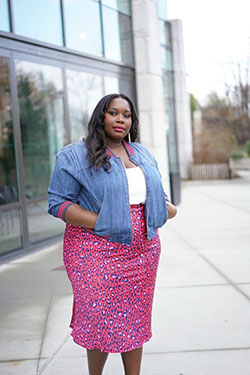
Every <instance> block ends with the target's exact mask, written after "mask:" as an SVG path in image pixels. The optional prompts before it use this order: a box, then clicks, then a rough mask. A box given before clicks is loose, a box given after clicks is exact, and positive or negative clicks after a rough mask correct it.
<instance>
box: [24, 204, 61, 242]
mask: <svg viewBox="0 0 250 375" xmlns="http://www.w3.org/2000/svg"><path fill="white" fill-rule="evenodd" d="M47 210H48V200H47V199H44V200H41V201H40V200H39V201H37V202H33V203H30V204H29V205H28V225H29V235H30V242H31V243H32V244H34V243H37V242H40V241H42V240H45V239H47V238H51V237H55V236H57V235H59V234H61V233H63V231H64V229H65V223H64V222H63V221H62V220H60V219H57V218H55V217H53V216H51V215H49V214H48V213H47Z"/></svg>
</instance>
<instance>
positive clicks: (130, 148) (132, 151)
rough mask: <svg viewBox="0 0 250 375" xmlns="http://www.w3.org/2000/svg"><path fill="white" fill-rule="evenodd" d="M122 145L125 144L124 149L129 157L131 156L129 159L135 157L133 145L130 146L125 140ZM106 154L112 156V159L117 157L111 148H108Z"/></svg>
mask: <svg viewBox="0 0 250 375" xmlns="http://www.w3.org/2000/svg"><path fill="white" fill-rule="evenodd" d="M122 143H123V145H124V147H125V149H126V151H127V153H128V155H129V157H131V156H133V155H134V150H133V149H132V147H131V145H130V144H129V143H128V142H126V141H125V140H123V141H122ZM106 153H107V155H108V156H110V157H114V156H116V155H115V154H114V153H113V151H112V150H111V149H110V148H108V147H107V149H106Z"/></svg>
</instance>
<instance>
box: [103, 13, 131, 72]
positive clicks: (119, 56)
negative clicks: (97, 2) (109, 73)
mask: <svg viewBox="0 0 250 375" xmlns="http://www.w3.org/2000/svg"><path fill="white" fill-rule="evenodd" d="M103 28H104V46H105V48H104V50H105V57H107V58H108V59H111V60H116V61H122V62H124V63H125V64H130V65H133V64H134V56H133V44H132V24H131V18H130V17H129V16H126V15H125V14H122V13H119V12H117V11H116V10H113V9H111V8H108V7H103Z"/></svg>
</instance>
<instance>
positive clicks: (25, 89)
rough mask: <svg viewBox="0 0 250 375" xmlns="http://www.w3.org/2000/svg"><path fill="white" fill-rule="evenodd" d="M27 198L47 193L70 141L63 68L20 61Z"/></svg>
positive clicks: (19, 89)
mask: <svg viewBox="0 0 250 375" xmlns="http://www.w3.org/2000/svg"><path fill="white" fill-rule="evenodd" d="M16 74H17V85H18V99H19V112H20V123H21V136H22V149H23V161H24V183H25V189H26V198H28V199H33V198H38V197H44V196H47V190H48V185H49V181H50V175H51V172H52V170H53V168H54V163H55V156H56V153H57V152H58V151H59V149H61V148H62V147H63V145H64V144H65V143H66V139H65V132H64V113H63V86H62V72H61V69H60V68H56V67H51V66H46V65H40V64H35V63H31V62H25V61H17V62H16Z"/></svg>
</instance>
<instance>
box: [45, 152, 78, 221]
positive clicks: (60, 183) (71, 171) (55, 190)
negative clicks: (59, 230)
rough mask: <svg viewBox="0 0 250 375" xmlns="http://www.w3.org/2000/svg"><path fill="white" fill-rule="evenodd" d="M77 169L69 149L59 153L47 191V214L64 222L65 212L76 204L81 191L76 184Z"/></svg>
mask: <svg viewBox="0 0 250 375" xmlns="http://www.w3.org/2000/svg"><path fill="white" fill-rule="evenodd" d="M78 175H79V168H78V167H77V163H76V160H74V158H73V155H72V153H71V152H70V149H67V148H66V149H65V150H63V151H61V152H60V153H59V154H58V155H57V158H56V165H55V168H54V171H53V174H52V177H51V180H50V185H49V190H48V201H49V208H48V213H49V214H51V215H53V216H55V217H59V218H60V219H62V220H64V221H65V219H64V217H65V212H66V210H67V209H68V208H69V206H71V205H72V204H73V203H77V201H78V196H79V193H80V190H81V185H80V183H79V182H78V179H77V177H78Z"/></svg>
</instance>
